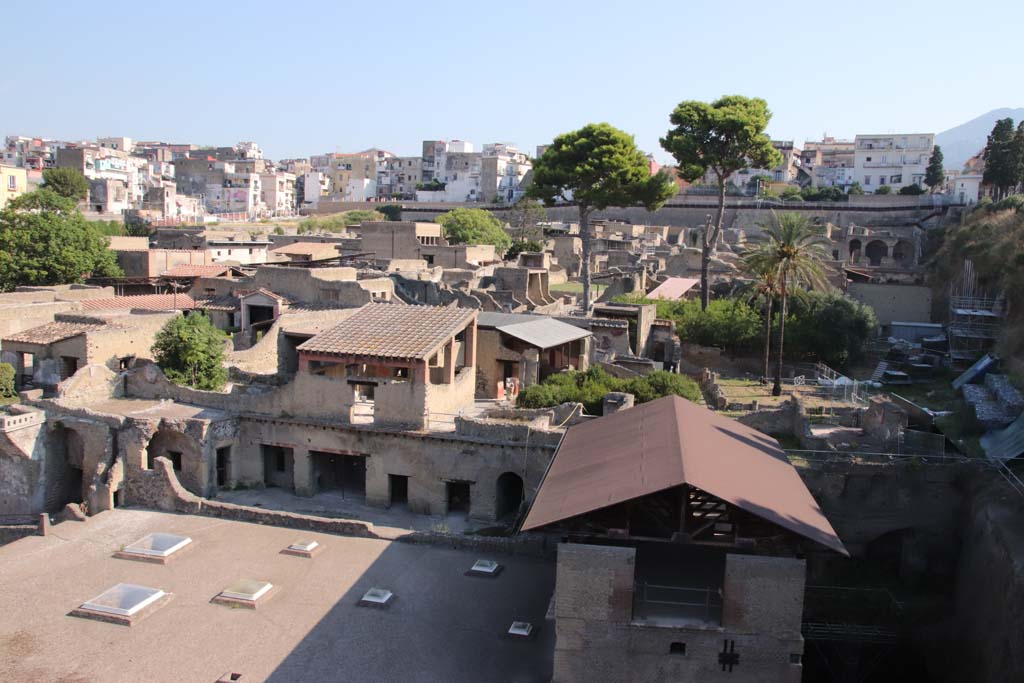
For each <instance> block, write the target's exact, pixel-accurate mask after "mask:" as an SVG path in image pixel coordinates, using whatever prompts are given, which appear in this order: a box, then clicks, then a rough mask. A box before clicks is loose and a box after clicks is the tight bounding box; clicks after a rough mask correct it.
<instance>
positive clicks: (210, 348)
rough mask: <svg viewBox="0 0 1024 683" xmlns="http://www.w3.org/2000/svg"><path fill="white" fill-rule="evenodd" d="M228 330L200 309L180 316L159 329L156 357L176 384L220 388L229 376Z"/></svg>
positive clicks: (199, 387)
mask: <svg viewBox="0 0 1024 683" xmlns="http://www.w3.org/2000/svg"><path fill="white" fill-rule="evenodd" d="M226 339H227V338H226V337H225V335H224V333H223V332H221V331H220V330H218V329H217V328H216V327H214V325H213V323H212V322H211V321H210V319H209V318H208V317H207V316H206V315H204V314H202V313H198V312H193V313H191V314H190V315H187V316H176V317H174V318H172V319H171V320H169V321H167V324H166V325H164V326H163V328H161V330H160V331H159V332H157V335H156V339H155V340H154V342H153V358H154V360H156V362H157V364H158V365H159V366H160V368H161V369H162V370H163V371H164V374H165V375H167V379H169V380H171V381H172V382H174V383H175V384H182V385H185V386H189V387H192V388H193V389H202V390H205V391H219V390H220V389H221V388H223V386H224V383H225V382H227V379H228V371H227V370H226V369H225V368H224V342H225V340H226Z"/></svg>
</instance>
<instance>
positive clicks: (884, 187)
mask: <svg viewBox="0 0 1024 683" xmlns="http://www.w3.org/2000/svg"><path fill="white" fill-rule="evenodd" d="M875 194H892V188H891V187H889V186H888V185H882V186H881V187H879V188H878V189H877V190H875Z"/></svg>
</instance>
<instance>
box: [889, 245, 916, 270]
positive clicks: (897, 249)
mask: <svg viewBox="0 0 1024 683" xmlns="http://www.w3.org/2000/svg"><path fill="white" fill-rule="evenodd" d="M892 258H893V260H894V261H896V262H898V263H902V264H905V265H910V264H912V263H913V261H914V245H913V244H911V243H910V242H908V241H906V240H900V241H899V242H897V243H896V246H894V247H893V248H892Z"/></svg>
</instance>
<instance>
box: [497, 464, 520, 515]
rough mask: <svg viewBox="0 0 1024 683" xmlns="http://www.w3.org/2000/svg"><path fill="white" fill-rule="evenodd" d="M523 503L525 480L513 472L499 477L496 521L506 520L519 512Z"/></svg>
mask: <svg viewBox="0 0 1024 683" xmlns="http://www.w3.org/2000/svg"><path fill="white" fill-rule="evenodd" d="M522 503H523V478H522V477H520V476H519V475H518V474H515V473H513V472H505V473H504V474H503V475H501V476H500V477H498V482H497V485H496V489H495V497H494V517H495V519H499V520H500V519H505V518H506V517H510V516H514V515H516V514H517V513H518V512H519V506H520V505H522Z"/></svg>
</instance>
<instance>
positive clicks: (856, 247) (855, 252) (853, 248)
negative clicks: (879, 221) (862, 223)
mask: <svg viewBox="0 0 1024 683" xmlns="http://www.w3.org/2000/svg"><path fill="white" fill-rule="evenodd" d="M862 248H863V246H862V245H861V243H860V240H850V260H851V261H858V260H859V259H860V250H861V249H862Z"/></svg>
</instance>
